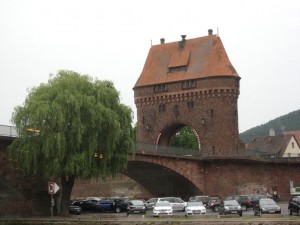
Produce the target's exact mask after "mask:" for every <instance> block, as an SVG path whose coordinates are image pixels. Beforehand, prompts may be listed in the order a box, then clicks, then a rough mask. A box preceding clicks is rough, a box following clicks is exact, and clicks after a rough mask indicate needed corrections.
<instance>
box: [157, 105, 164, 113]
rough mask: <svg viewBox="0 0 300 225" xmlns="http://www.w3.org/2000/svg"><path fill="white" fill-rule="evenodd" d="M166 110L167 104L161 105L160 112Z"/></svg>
mask: <svg viewBox="0 0 300 225" xmlns="http://www.w3.org/2000/svg"><path fill="white" fill-rule="evenodd" d="M165 110H166V106H165V105H159V108H158V111H159V112H164V111H165Z"/></svg>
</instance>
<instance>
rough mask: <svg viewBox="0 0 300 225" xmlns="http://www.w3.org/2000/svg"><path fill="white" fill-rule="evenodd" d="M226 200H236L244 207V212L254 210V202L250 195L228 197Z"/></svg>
mask: <svg viewBox="0 0 300 225" xmlns="http://www.w3.org/2000/svg"><path fill="white" fill-rule="evenodd" d="M224 200H236V201H237V202H238V203H239V204H240V206H241V207H242V209H243V211H246V210H247V209H248V208H252V207H253V205H252V202H251V199H250V197H249V195H233V196H227V197H226V198H224Z"/></svg>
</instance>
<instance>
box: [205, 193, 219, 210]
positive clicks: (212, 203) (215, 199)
mask: <svg viewBox="0 0 300 225" xmlns="http://www.w3.org/2000/svg"><path fill="white" fill-rule="evenodd" d="M221 202H222V201H221V199H220V197H219V196H210V197H209V201H208V208H209V209H212V210H213V211H214V212H218V211H219V206H220V204H221Z"/></svg>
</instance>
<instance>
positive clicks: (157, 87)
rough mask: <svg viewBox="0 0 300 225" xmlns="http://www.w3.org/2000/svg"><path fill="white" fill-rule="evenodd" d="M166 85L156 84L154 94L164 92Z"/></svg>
mask: <svg viewBox="0 0 300 225" xmlns="http://www.w3.org/2000/svg"><path fill="white" fill-rule="evenodd" d="M166 91H167V85H166V84H158V85H155V86H154V92H166Z"/></svg>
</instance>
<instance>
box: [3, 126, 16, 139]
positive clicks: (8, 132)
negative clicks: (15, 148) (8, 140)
mask: <svg viewBox="0 0 300 225" xmlns="http://www.w3.org/2000/svg"><path fill="white" fill-rule="evenodd" d="M0 136H5V137H17V136H18V134H17V130H16V127H14V126H7V125H0Z"/></svg>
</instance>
